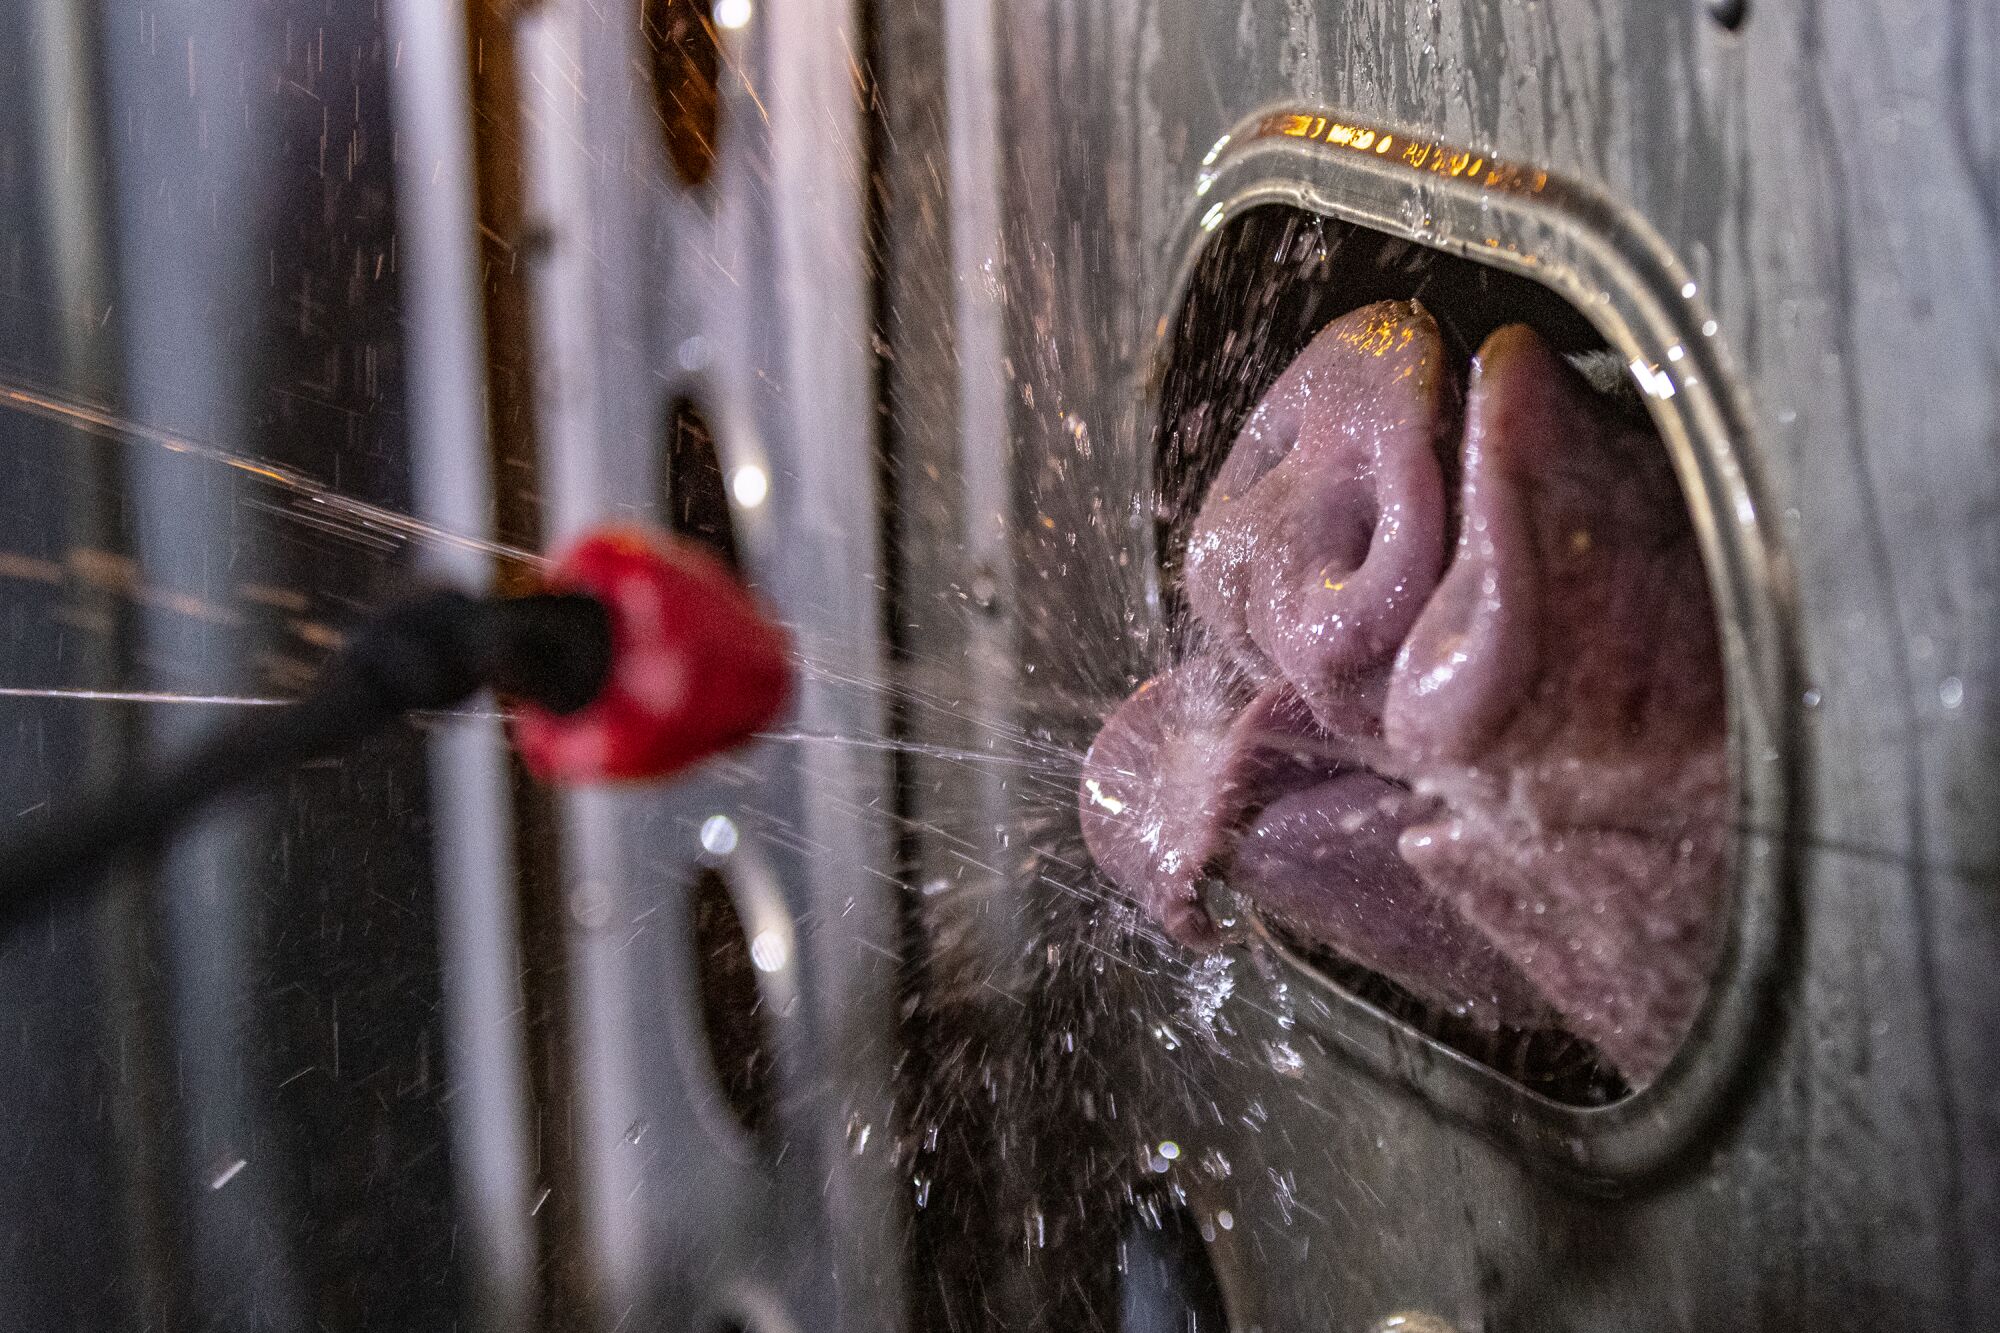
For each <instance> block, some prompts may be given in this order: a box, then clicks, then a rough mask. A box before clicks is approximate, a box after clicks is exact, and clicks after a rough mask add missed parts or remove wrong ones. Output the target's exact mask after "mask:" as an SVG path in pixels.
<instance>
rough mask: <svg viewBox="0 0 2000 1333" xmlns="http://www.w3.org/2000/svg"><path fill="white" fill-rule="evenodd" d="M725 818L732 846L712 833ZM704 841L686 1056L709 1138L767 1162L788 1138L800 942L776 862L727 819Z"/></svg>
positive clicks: (695, 898)
mask: <svg viewBox="0 0 2000 1333" xmlns="http://www.w3.org/2000/svg"><path fill="white" fill-rule="evenodd" d="M718 822H720V823H721V824H726V825H727V826H728V830H729V834H730V836H729V837H728V838H727V839H726V840H718V839H716V838H713V837H711V836H710V829H711V828H712V827H714V826H716V825H717V824H718ZM701 841H702V843H703V844H704V846H703V850H702V852H701V854H700V855H699V857H697V858H696V859H695V861H694V863H693V864H692V866H691V867H690V874H689V878H688V884H687V896H686V902H685V909H686V911H687V914H688V918H689V931H688V938H689V940H690V942H691V945H692V948H691V953H690V962H691V963H692V968H691V971H690V974H689V976H690V981H691V983H692V994H691V995H690V996H689V999H690V1002H691V1005H692V1013H691V1017H692V1019H693V1021H692V1022H690V1023H688V1024H685V1025H682V1027H681V1028H680V1030H681V1031H683V1032H684V1033H686V1039H685V1040H684V1041H683V1042H681V1043H679V1046H680V1054H681V1057H682V1061H683V1064H684V1067H685V1071H686V1074H687V1086H688V1087H689V1089H690V1092H691V1094H692V1100H693V1102H694V1109H695V1113H696V1115H697V1116H698V1118H699V1119H700V1120H701V1122H702V1123H703V1124H704V1125H706V1126H707V1128H708V1131H709V1135H710V1137H711V1138H712V1139H713V1140H714V1141H715V1142H716V1143H717V1144H718V1145H720V1146H721V1147H722V1148H723V1149H724V1151H726V1152H727V1153H728V1154H729V1155H730V1156H731V1157H732V1158H733V1159H735V1160H737V1161H739V1162H743V1163H750V1162H754V1161H757V1160H759V1159H762V1158H767V1157H769V1156H770V1151H771V1150H772V1149H773V1148H774V1146H775V1144H776V1142H777V1141H778V1139H779V1138H780V1137H781V1136H782V1120H783V1102H782V1093H783V1087H784V1078H785V1070H786V1069H787V1067H788V1065H789V1061H788V1059H787V1054H786V1052H787V1045H788V1042H787V1035H788V1032H789V1026H790V1024H789V1019H790V1016H791V1015H792V1013H793V1011H794V1010H795V1008H796V1005H797V999H798V936H797V932H796V929H795V927H794V924H793V921H792V917H791V912H790V911H789V909H788V908H787V907H786V906H785V901H784V895H783V893H782V892H781V891H780V889H779V887H778V884H777V881H776V879H775V877H774V875H773V872H772V871H771V868H770V866H769V865H768V864H767V863H766V862H765V860H764V859H763V857H762V856H761V855H759V854H758V853H757V851H756V849H755V848H753V847H751V846H749V845H748V844H746V843H744V842H743V841H742V836H741V833H740V831H738V830H737V829H736V825H735V823H734V821H733V820H731V819H730V818H729V816H727V815H717V816H711V817H710V818H709V819H708V820H706V821H704V824H703V829H702V833H701ZM711 843H713V844H714V847H713V848H711V847H710V846H709V844H711ZM725 843H726V845H725ZM705 914H706V915H705ZM718 917H719V919H718Z"/></svg>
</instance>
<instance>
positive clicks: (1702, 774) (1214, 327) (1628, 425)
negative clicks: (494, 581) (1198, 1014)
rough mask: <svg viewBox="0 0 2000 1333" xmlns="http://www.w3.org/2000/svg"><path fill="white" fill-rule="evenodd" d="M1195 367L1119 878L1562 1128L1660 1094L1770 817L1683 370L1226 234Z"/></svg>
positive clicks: (1274, 229) (1105, 750) (1166, 498)
mask: <svg viewBox="0 0 2000 1333" xmlns="http://www.w3.org/2000/svg"><path fill="white" fill-rule="evenodd" d="M1166 338H1167V362H1166V368H1165V372H1164V377H1163V380H1162V382H1161V386H1160V392H1161V397H1160V403H1161V406H1160V420H1159V432H1158V441H1159V443H1158V450H1159V453H1158V459H1157V466H1156V472H1155V488H1156V491H1157V497H1156V498H1157V501H1158V504H1157V507H1156V510H1155V512H1156V513H1157V515H1158V516H1159V519H1158V522H1159V531H1158V536H1157V540H1158V550H1159V552H1160V566H1161V567H1160V576H1159V583H1160V594H1161V603H1162V606H1163V608H1164V609H1165V616H1166V619H1167V621H1168V624H1169V627H1170V634H1169V638H1170V640H1171V641H1172V643H1173V647H1172V649H1171V650H1170V653H1169V660H1167V661H1164V662H1161V663H1160V664H1159V667H1158V674H1156V675H1155V676H1154V677H1153V678H1152V679H1151V680H1150V681H1147V682H1145V683H1144V684H1143V685H1141V686H1140V688H1139V689H1138V690H1137V691H1136V692H1135V693H1134V694H1133V696H1132V697H1131V698H1130V699H1128V700H1127V702H1126V703H1125V704H1124V705H1122V706H1120V708H1119V709H1118V710H1117V711H1116V712H1115V713H1114V714H1113V716H1112V718H1111V720H1110V721H1109V722H1108V723H1107V725H1106V727H1105V730H1104V731H1103V732H1102V733H1101V734H1100V736H1099V738H1098V741H1097V744H1096V746H1095V747H1094V748H1093V752H1092V753H1093V760H1092V762H1091V763H1087V765H1086V774H1085V782H1084V787H1083V797H1082V801H1083V805H1082V809H1083V816H1084V821H1085V831H1086V835H1087V836H1090V837H1093V844H1092V849H1093V853H1094V854H1095V857H1096V860H1097V862H1098V864H1099V866H1100V868H1101V869H1102V870H1104V871H1105V873H1106V874H1107V876H1108V877H1109V878H1111V879H1112V880H1113V881H1114V882H1115V883H1118V884H1119V887H1121V888H1123V889H1125V890H1126V892H1127V893H1128V895H1129V896H1132V897H1134V898H1136V899H1137V900H1138V901H1139V902H1140V904H1141V905H1142V906H1145V907H1147V908H1149V909H1150V910H1151V911H1152V913H1153V915H1154V917H1155V919H1156V920H1157V921H1158V922H1159V924H1160V925H1162V926H1163V927H1164V928H1166V929H1167V931H1168V932H1169V933H1170V934H1172V935H1175V936H1176V937H1178V938H1180V939H1181V940H1182V941H1183V942H1184V943H1190V944H1193V945H1196V946H1197V947H1212V946H1213V944H1214V943H1216V942H1218V939H1219V938H1221V937H1226V936H1227V935H1228V933H1229V931H1230V929H1231V927H1232V926H1236V927H1242V928H1245V929H1246V931H1247V933H1248V934H1249V935H1251V936H1254V937H1256V938H1258V939H1261V940H1262V941H1263V943H1264V945H1265V946H1267V947H1269V948H1271V949H1272V950H1273V951H1275V952H1277V953H1278V954H1280V955H1281V956H1283V957H1285V958H1287V959H1289V960H1290V961H1292V962H1294V963H1296V964H1298V965H1299V966H1302V967H1304V968H1307V969H1308V970H1310V971H1311V972H1312V973H1313V974H1314V975H1315V976H1317V977H1318V978H1319V979H1321V980H1322V981H1324V982H1326V983H1328V984H1330V985H1331V986H1332V987H1334V988H1335V989H1337V990H1339V991H1341V992H1344V993H1345V994H1347V995H1349V996H1351V997H1353V998H1355V999H1357V1000H1359V1001H1361V1002H1362V1003H1363V1004H1364V1005H1366V1006H1368V1007H1370V1008H1373V1009H1374V1010H1376V1011H1378V1012H1380V1013H1382V1014H1385V1015H1387V1016H1388V1017H1389V1018H1391V1019H1392V1020H1398V1021H1400V1023H1402V1024H1403V1025H1406V1026H1407V1027H1409V1028H1413V1029H1415V1030H1416V1031H1417V1032H1418V1033H1421V1034H1422V1035H1423V1036H1424V1037H1427V1038H1429V1039H1431V1040H1433V1041H1436V1042H1439V1043H1442V1044H1443V1045H1445V1046H1447V1047H1449V1048H1451V1049H1452V1050H1455V1051H1457V1052H1458V1053H1460V1054H1461V1055H1464V1056H1467V1057H1470V1058H1471V1059H1473V1060H1476V1061H1478V1062H1479V1063H1480V1064H1483V1065H1484V1066H1486V1067H1487V1068H1488V1069H1489V1070H1491V1071H1493V1072H1495V1073H1498V1074H1501V1075H1503V1076H1505V1077H1506V1078H1508V1079H1510V1080H1512V1081H1513V1082H1515V1083H1516V1084H1518V1085H1520V1086H1521V1087H1523V1088H1526V1089H1528V1090H1530V1091H1533V1092H1535V1093H1537V1094H1539V1095H1540V1096H1543V1097H1546V1098H1548V1099H1550V1100H1551V1101H1554V1102H1557V1103H1562V1104H1567V1105H1570V1106H1577V1107H1598V1106H1605V1105H1608V1104H1611V1103H1614V1102H1617V1101H1619V1100H1621V1099H1622V1098H1624V1097H1625V1096H1626V1095H1627V1094H1629V1093H1630V1092H1631V1091H1633V1090H1634V1089H1635V1088H1639V1087H1643V1086H1645V1085H1646V1084H1648V1083H1649V1082H1650V1081H1651V1080H1652V1079H1654V1078H1655V1077H1656V1076H1657V1075H1658V1074H1659V1073H1660V1072H1661V1071H1662V1070H1663V1069H1664V1068H1665V1067H1666V1066H1667V1065H1668V1064H1669V1063H1671V1061H1672V1060H1673V1058H1674V1056H1675V1054H1676V1053H1677V1052H1678V1050H1679V1047H1680V1045H1681V1043H1682V1042H1683V1041H1684V1040H1685V1039H1686V1036H1687V1034H1688V1032H1689V1031H1690V1030H1691V1029H1692V1028H1693V1026H1694V1024H1695V1020H1696V1018H1697V1017H1698V1015H1699V1013H1700V1011H1701V1008H1702V1005H1703V1003H1704V1001H1705V997H1706V992H1707V990H1708V987H1709V984H1710V981H1711V978H1712V976H1713V974H1714V971H1715V968H1716V966H1717V963H1718V960H1719V958H1720V957H1721V954H1722V950H1723V947H1724V942H1725V937H1726V935H1727V930H1726V925H1727V917H1728V908H1729V894H1728V891H1727V881H1728V878H1729V863H1730V857H1731V839H1730V837H1729V827H1728V825H1729V821H1730V819H1731V812H1732V811H1733V796H1732V784H1731V781H1730V778H1729V769H1728V746H1727V736H1728V727H1727V721H1726V716H1725V712H1726V710H1725V684H1724V680H1725V677H1724V668H1723V662H1722V656H1721V651H1720V646H1719V642H1720V636H1719V633H1718V628H1717V617H1716V613H1715V611H1714V609H1713V606H1712V604H1711V602H1710V600H1709V598H1710V591H1709V583H1710V580H1709V576H1708V573H1707V570H1706V568H1705V565H1704V562H1703V553H1702V549H1701V544H1700V541H1699V537H1698V534H1697V532H1696V530H1695V527H1694V524H1693V522H1692V520H1691V518H1690V513H1689V508H1688V505H1687V503H1686V500H1685V497H1684V495H1683V493H1682V491H1681V489H1680V484H1679V482H1678V481H1677V480H1676V478H1675V473H1674V469H1673V465H1672V460H1671V459H1670V458H1669V456H1668V453H1667V450H1666V448H1665V446H1664V444H1663V443H1662V440H1661V436H1660V433H1659V431H1658V429H1657V426H1656V422H1655V420H1654V418H1653V415H1652V407H1653V402H1652V401H1651V399H1650V398H1649V395H1651V394H1653V392H1654V389H1653V388H1650V387H1648V385H1649V383H1653V381H1650V380H1649V379H1648V378H1647V377H1648V376H1649V375H1650V376H1657V375H1659V373H1660V372H1659V368H1657V367H1648V366H1646V365H1644V364H1642V363H1635V364H1633V365H1631V366H1628V365H1627V364H1626V363H1625V360H1624V358H1622V357H1620V356H1618V355H1617V354H1615V353H1614V352H1613V351H1612V349H1611V348H1610V347H1609V346H1608V345H1607V343H1606V341H1605V339H1604V338H1603V336H1602V335H1601V334H1600V333H1599V332H1598V329H1597V327H1596V326H1595V325H1594V324H1593V322H1592V321H1591V320H1590V319H1588V318H1586V317H1585V316H1584V315H1583V314H1582V313H1580V312H1579V311H1578V310H1577V309H1575V308H1574V307H1573V306H1571V305H1570V304H1569V303H1568V302H1567V301H1566V300H1564V299H1563V297H1562V296H1561V295H1559V294H1557V293H1556V292H1555V291H1553V290H1551V289H1550V288H1548V287H1545V286H1543V285H1541V284H1540V283H1537V282H1535V281H1532V280H1530V279H1528V278H1526V277H1523V276H1520V275H1518V274H1516V273H1512V272H1507V271H1503V270H1500V269H1496V268H1493V267H1490V266H1488V265H1485V264H1481V263H1476V262H1473V261H1472V260H1470V259H1467V258H1463V257H1460V256H1458V255H1454V254H1447V253H1445V252H1443V251H1440V250H1436V249H1432V248H1429V247H1427V246H1423V245H1418V244H1415V243H1414V242H1412V241H1410V240H1407V239H1404V238H1401V237H1397V236H1392V235H1389V234H1386V233H1382V232H1377V231H1373V230H1370V229H1368V228H1365V227H1362V226H1359V225H1356V224H1353V223H1349V222H1346V221H1343V220H1339V219H1335V218H1331V217H1327V216H1323V215H1320V214H1317V213H1313V212H1310V211H1307V210H1304V209H1299V208H1294V207H1289V206H1282V205H1267V206H1263V207H1258V208H1253V209H1250V210H1248V211H1246V212H1244V213H1242V214H1240V215H1238V216H1236V217H1235V218H1233V219H1230V220H1229V221H1228V222H1227V223H1226V224H1223V225H1221V226H1219V227H1218V228H1215V229H1214V230H1213V234H1212V235H1210V236H1209V237H1208V239H1207V243H1206V247H1205V249H1204V250H1203V252H1202V254H1201V257H1200V259H1199V261H1198V263H1197V265H1196V268H1195V270H1194V273H1193V276H1192V280H1191V281H1190V283H1189V285H1188V287H1187V289H1186V294H1185V299H1184V301H1183V304H1182V306H1181V308H1180V310H1179V312H1178V314H1177V315H1176V317H1175V318H1174V319H1173V321H1172V322H1171V323H1170V324H1169V325H1168V326H1167V329H1166ZM1677 350H1678V349H1677ZM1658 382H1659V383H1666V381H1665V380H1664V379H1662V380H1660V381H1658ZM1670 391H1671V385H1670V384H1669V385H1668V388H1667V389H1666V390H1664V391H1663V392H1670ZM1093 779H1095V781H1093Z"/></svg>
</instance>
